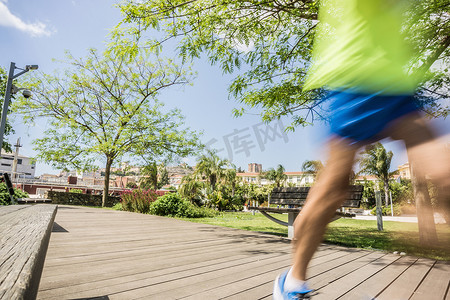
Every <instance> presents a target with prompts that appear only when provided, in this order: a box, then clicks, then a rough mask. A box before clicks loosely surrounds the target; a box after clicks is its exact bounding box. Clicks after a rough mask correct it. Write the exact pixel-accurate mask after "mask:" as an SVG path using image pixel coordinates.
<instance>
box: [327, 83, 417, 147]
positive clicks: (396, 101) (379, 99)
mask: <svg viewBox="0 0 450 300" xmlns="http://www.w3.org/2000/svg"><path fill="white" fill-rule="evenodd" d="M326 98H327V99H328V100H330V101H331V132H332V133H333V134H336V135H338V136H341V137H344V138H348V139H351V140H352V141H353V142H354V143H358V142H366V143H367V142H372V141H375V140H377V139H380V138H384V137H383V136H380V133H381V132H382V131H383V130H384V129H386V128H387V127H388V126H389V125H390V123H391V122H392V121H394V120H396V119H398V118H400V117H402V116H404V115H406V114H409V113H411V112H414V111H417V110H418V108H417V106H416V104H415V102H414V97H413V96H412V95H382V94H380V93H378V94H359V93H350V92H342V91H332V92H330V94H329V95H328V96H327V97H326Z"/></svg>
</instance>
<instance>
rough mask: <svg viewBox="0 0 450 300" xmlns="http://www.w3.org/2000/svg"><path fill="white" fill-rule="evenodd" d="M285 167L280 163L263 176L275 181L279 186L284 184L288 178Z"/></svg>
mask: <svg viewBox="0 0 450 300" xmlns="http://www.w3.org/2000/svg"><path fill="white" fill-rule="evenodd" d="M284 171H285V170H284V167H283V166H282V165H278V167H277V168H276V169H274V168H271V169H269V170H268V171H267V172H265V173H264V174H263V178H266V179H268V180H270V181H273V182H274V183H275V185H276V186H277V187H280V186H282V185H284V183H285V182H286V179H287V175H286V174H284Z"/></svg>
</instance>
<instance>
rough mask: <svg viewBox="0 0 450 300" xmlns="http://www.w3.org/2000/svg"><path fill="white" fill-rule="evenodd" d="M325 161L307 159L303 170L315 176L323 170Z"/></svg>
mask: <svg viewBox="0 0 450 300" xmlns="http://www.w3.org/2000/svg"><path fill="white" fill-rule="evenodd" d="M322 169H323V163H322V161H321V160H305V161H304V162H303V164H302V171H303V172H304V173H306V174H311V175H313V176H314V178H316V177H317V175H318V174H319V173H320V171H322Z"/></svg>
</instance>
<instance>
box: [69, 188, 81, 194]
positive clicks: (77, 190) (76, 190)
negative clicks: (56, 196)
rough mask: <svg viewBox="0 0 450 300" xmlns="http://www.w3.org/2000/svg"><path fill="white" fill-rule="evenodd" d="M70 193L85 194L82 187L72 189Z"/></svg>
mask: <svg viewBox="0 0 450 300" xmlns="http://www.w3.org/2000/svg"><path fill="white" fill-rule="evenodd" d="M69 193H75V194H83V191H82V190H80V189H70V191H69Z"/></svg>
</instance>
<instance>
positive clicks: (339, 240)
mask: <svg viewBox="0 0 450 300" xmlns="http://www.w3.org/2000/svg"><path fill="white" fill-rule="evenodd" d="M274 216H275V217H277V218H279V219H281V220H283V221H287V215H280V214H275V215H274ZM184 220H188V221H191V222H197V223H204V224H211V225H218V226H225V227H231V228H237V229H244V230H250V231H258V232H264V233H270V234H275V235H279V236H287V227H284V226H281V225H278V224H276V223H274V222H272V221H270V220H269V219H267V218H266V217H264V216H263V215H262V214H260V213H256V214H255V215H254V216H253V215H252V214H251V213H245V212H226V213H221V214H220V215H218V216H216V217H213V218H200V219H184ZM383 225H384V226H383V227H384V231H382V232H379V231H378V230H377V223H376V221H367V220H355V219H339V220H337V221H335V222H332V223H330V225H329V226H328V231H327V233H326V236H325V242H326V243H332V244H338V245H342V246H346V247H357V248H364V249H378V250H385V251H389V252H394V251H398V252H406V254H408V255H414V256H420V257H429V258H433V259H439V260H450V226H448V225H440V224H438V225H436V230H437V232H438V239H439V241H440V244H441V246H439V247H436V248H431V247H421V246H420V245H419V232H418V227H417V223H404V222H390V221H385V222H383Z"/></svg>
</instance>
